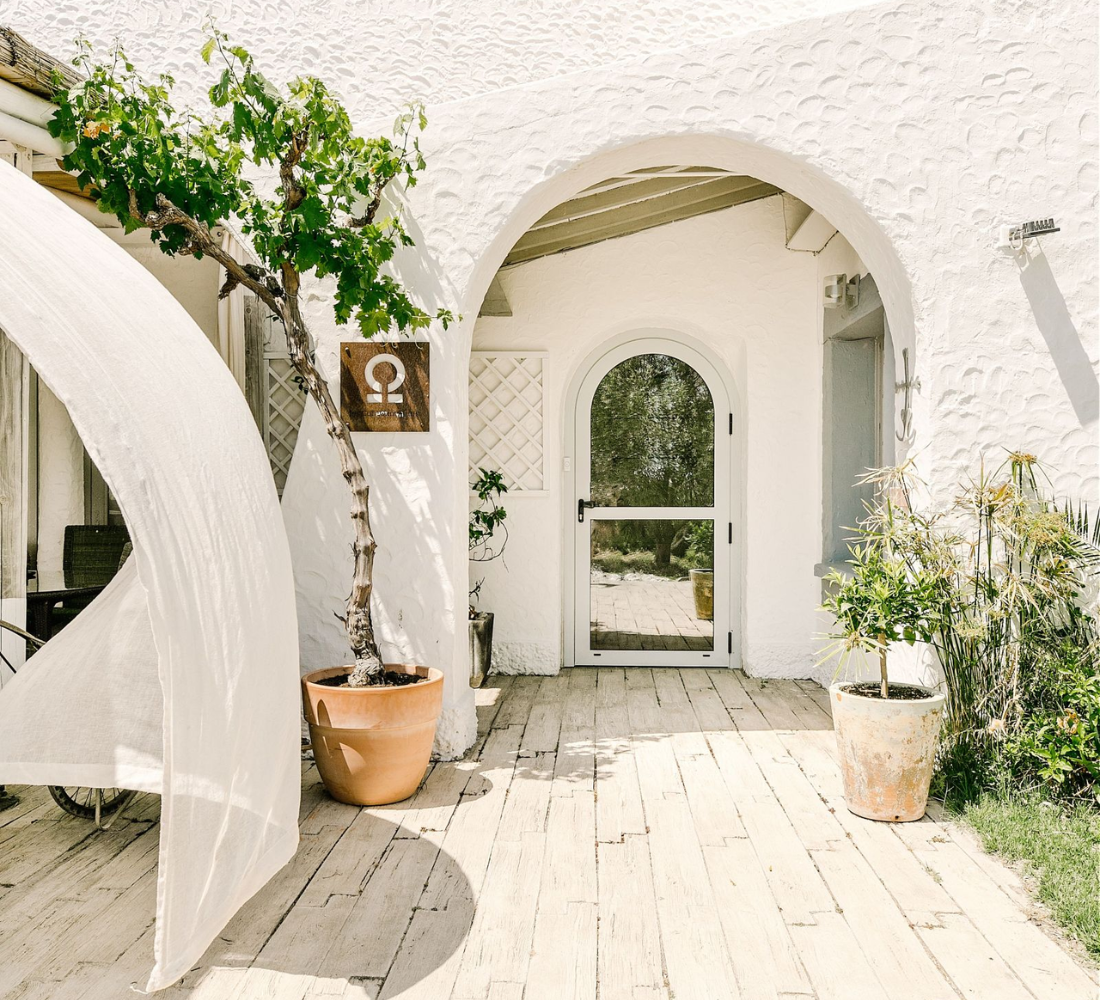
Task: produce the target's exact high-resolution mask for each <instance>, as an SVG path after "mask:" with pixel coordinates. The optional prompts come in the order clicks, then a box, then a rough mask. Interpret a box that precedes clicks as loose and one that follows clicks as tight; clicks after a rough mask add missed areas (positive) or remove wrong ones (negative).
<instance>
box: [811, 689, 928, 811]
mask: <svg viewBox="0 0 1100 1000" xmlns="http://www.w3.org/2000/svg"><path fill="white" fill-rule="evenodd" d="M851 686H852V685H851V684H850V683H841V684H834V685H833V686H832V687H831V688H829V699H830V701H831V702H832V707H833V728H834V729H835V730H836V745H837V749H838V750H839V751H840V770H841V773H842V775H843V778H844V798H845V800H846V801H847V804H848V808H849V809H850V810H851V811H852V812H854V813H855V814H856V815H857V816H863V817H865V818H866V819H877V820H885V821H887V822H891V823H908V822H911V821H913V820H917V819H920V818H921V817H922V816H923V815H924V809H925V806H926V805H927V804H928V786H929V784H931V781H932V764H933V762H934V760H935V756H936V740H937V738H938V737H939V732H940V723H941V721H942V720H943V706H944V702H945V700H946V699H945V697H944V696H943V695H942V694H937V693H936V692H935V691H933V690H932V689H931V688H920V690H922V691H924V692H925V693H926V694H927V695H928V697H927V698H921V699H919V700H911V701H909V700H902V699H887V700H885V701H883V699H881V698H868V697H865V696H862V695H858V694H853V693H852V692H851V691H850V690H848V689H849V688H851ZM906 686H907V687H918V686H919V685H915V684H910V685H906Z"/></svg>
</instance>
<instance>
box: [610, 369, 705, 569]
mask: <svg viewBox="0 0 1100 1000" xmlns="http://www.w3.org/2000/svg"><path fill="white" fill-rule="evenodd" d="M714 419H715V416H714V403H713V400H712V399H711V395H710V390H709V389H708V388H707V384H706V382H704V381H703V379H702V378H701V377H700V376H699V373H698V372H696V371H695V369H693V368H692V367H691V366H690V365H688V364H686V363H685V362H683V361H680V360H679V359H678V358H672V357H669V356H667V355H664V354H640V355H636V356H635V357H632V358H627V359H626V360H625V361H622V362H620V363H619V364H618V365H616V366H615V367H614V368H612V369H611V371H609V372H608V373H607V374H606V375H605V376H604V377H603V379H602V380H601V381H600V384H599V386H598V387H597V388H596V392H595V394H594V395H593V398H592V418H591V432H592V486H591V489H592V495H591V499H592V501H593V503H595V504H597V505H599V506H602V507H679V506H702V507H706V506H709V505H710V504H712V503H713V502H714ZM678 531H679V526H678V525H677V524H676V523H674V522H671V521H661V520H650V521H622V522H619V523H618V525H617V528H616V534H617V541H616V543H615V545H616V547H617V548H620V549H621V551H624V552H625V551H643V550H648V551H652V552H655V553H656V555H657V564H658V565H659V566H662V567H664V566H668V565H669V560H670V558H671V556H672V553H673V548H674V547H676V542H677V537H676V536H677V533H678ZM685 545H686V543H685ZM679 554H681V555H682V552H680V553H679ZM711 558H713V557H708V559H707V562H708V565H709V562H710V559H711Z"/></svg>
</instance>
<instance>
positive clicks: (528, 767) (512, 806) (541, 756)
mask: <svg viewBox="0 0 1100 1000" xmlns="http://www.w3.org/2000/svg"><path fill="white" fill-rule="evenodd" d="M553 779H554V754H553V753H538V754H535V755H534V756H533V757H520V759H519V760H518V761H517V762H516V768H515V772H514V773H513V775H512V783H511V785H509V787H508V801H507V802H505V804H504V811H503V813H502V814H501V817H500V825H499V826H498V828H497V835H496V842H497V843H501V842H504V841H519V840H522V839H523V836H524V834H527V833H542V832H544V831H545V829H546V810H547V808H548V806H549V804H550V788H551V784H552V782H553Z"/></svg>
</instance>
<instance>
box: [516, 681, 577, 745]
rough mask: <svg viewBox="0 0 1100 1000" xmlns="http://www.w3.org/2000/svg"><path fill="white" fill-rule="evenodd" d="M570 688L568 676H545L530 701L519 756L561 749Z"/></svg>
mask: <svg viewBox="0 0 1100 1000" xmlns="http://www.w3.org/2000/svg"><path fill="white" fill-rule="evenodd" d="M568 690H569V679H568V676H567V675H563V674H558V675H557V676H555V677H543V678H542V679H541V683H540V684H539V687H538V691H537V693H536V694H535V697H534V700H533V701H532V703H531V713H530V715H529V716H528V717H527V726H526V728H525V729H524V731H523V741H522V743H520V755H521V756H526V755H528V754H531V755H533V754H537V753H552V752H554V751H556V750H557V748H558V734H559V733H560V732H561V717H562V711H563V709H564V705H565V698H566V694H567V692H568Z"/></svg>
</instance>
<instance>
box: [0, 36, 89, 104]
mask: <svg viewBox="0 0 1100 1000" xmlns="http://www.w3.org/2000/svg"><path fill="white" fill-rule="evenodd" d="M55 72H56V73H59V74H60V75H61V81H62V84H63V86H65V87H75V86H76V85H77V84H78V83H80V80H81V78H80V75H79V74H78V73H77V72H76V70H74V69H73V67H72V66H67V65H66V64H65V63H63V62H60V61H58V60H57V59H55V58H54V57H53V56H51V55H49V54H48V53H45V52H43V51H42V50H41V49H38V48H35V47H34V46H33V45H31V43H30V42H28V41H27V40H26V39H25V38H24V37H23V36H22V35H20V34H19V33H18V32H15V31H12V30H11V28H5V27H3V26H2V25H0V77H2V78H3V79H5V80H8V81H10V82H11V83H14V84H15V85H16V86H17V87H22V88H23V90H29V91H30V92H31V93H32V94H37V95H38V96H39V97H46V98H52V97H53V94H54V89H55V87H54V82H53V78H54V73H55Z"/></svg>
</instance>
